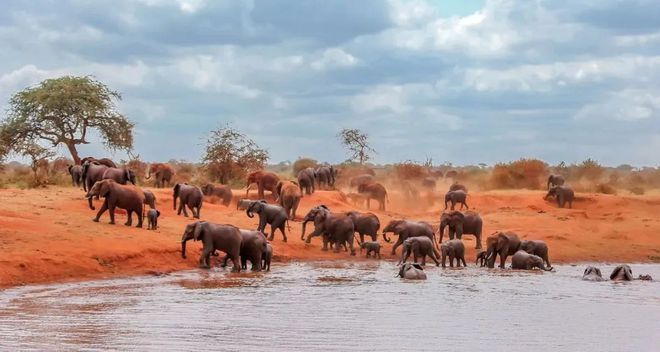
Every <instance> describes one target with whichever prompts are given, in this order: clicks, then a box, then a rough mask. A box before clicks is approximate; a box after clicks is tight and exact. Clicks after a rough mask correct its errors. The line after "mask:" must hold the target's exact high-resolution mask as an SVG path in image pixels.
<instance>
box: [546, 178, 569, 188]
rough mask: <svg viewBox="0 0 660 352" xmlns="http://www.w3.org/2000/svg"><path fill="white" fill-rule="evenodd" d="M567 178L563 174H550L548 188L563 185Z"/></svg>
mask: <svg viewBox="0 0 660 352" xmlns="http://www.w3.org/2000/svg"><path fill="white" fill-rule="evenodd" d="M564 182H566V180H565V179H564V176H562V175H550V176H548V189H550V187H554V186H563V185H564Z"/></svg>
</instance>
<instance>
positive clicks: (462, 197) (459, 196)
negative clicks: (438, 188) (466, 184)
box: [445, 189, 470, 210]
mask: <svg viewBox="0 0 660 352" xmlns="http://www.w3.org/2000/svg"><path fill="white" fill-rule="evenodd" d="M466 199H467V193H466V192H465V191H463V190H461V189H459V190H456V191H449V192H447V194H445V210H447V204H448V203H449V202H451V210H454V208H455V206H456V203H460V204H461V210H463V206H465V208H466V209H470V207H468V205H467V203H466Z"/></svg>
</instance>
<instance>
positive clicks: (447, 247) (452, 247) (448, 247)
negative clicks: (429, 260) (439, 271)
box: [440, 240, 467, 268]
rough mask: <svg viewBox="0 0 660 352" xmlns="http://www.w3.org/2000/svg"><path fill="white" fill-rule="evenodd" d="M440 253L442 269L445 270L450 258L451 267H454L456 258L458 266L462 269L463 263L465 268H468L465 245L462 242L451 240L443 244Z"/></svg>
mask: <svg viewBox="0 0 660 352" xmlns="http://www.w3.org/2000/svg"><path fill="white" fill-rule="evenodd" d="M440 253H441V254H442V267H443V268H445V267H446V266H445V261H446V260H447V257H449V266H450V267H452V268H453V267H454V258H456V266H457V267H460V266H461V262H463V266H464V267H467V263H465V245H464V244H463V241H461V240H449V241H445V242H442V244H441V245H440Z"/></svg>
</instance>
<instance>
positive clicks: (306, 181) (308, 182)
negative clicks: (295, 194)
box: [297, 167, 316, 195]
mask: <svg viewBox="0 0 660 352" xmlns="http://www.w3.org/2000/svg"><path fill="white" fill-rule="evenodd" d="M297 178H298V185H299V187H300V194H303V191H304V194H307V195H311V194H313V193H314V192H315V191H316V189H315V187H316V185H315V183H316V171H315V170H314V168H311V167H308V168H306V169H302V170H300V171H299V172H298V175H297Z"/></svg>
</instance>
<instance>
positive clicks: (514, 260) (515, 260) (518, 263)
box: [511, 250, 552, 271]
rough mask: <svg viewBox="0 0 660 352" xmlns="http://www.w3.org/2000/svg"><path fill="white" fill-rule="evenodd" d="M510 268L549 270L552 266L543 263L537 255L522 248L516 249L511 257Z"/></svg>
mask: <svg viewBox="0 0 660 352" xmlns="http://www.w3.org/2000/svg"><path fill="white" fill-rule="evenodd" d="M511 268H512V269H514V270H532V269H534V268H539V269H541V270H545V271H551V270H552V267H546V266H545V265H543V259H542V258H541V257H539V256H538V255H534V254H529V253H527V252H525V251H523V250H519V251H517V252H516V253H515V254H514V255H513V257H511Z"/></svg>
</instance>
